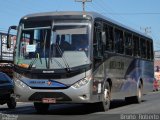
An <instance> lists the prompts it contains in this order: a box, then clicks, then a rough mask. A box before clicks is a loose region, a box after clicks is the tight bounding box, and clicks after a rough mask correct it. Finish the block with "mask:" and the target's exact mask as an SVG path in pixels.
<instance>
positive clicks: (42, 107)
mask: <svg viewBox="0 0 160 120" xmlns="http://www.w3.org/2000/svg"><path fill="white" fill-rule="evenodd" d="M34 107H35V109H36V111H37V113H40V114H44V113H47V111H48V108H49V104H45V103H37V102H35V103H34Z"/></svg>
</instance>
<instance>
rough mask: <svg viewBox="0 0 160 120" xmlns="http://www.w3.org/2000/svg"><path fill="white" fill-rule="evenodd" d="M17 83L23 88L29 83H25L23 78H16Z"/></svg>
mask: <svg viewBox="0 0 160 120" xmlns="http://www.w3.org/2000/svg"><path fill="white" fill-rule="evenodd" d="M15 84H16V85H17V86H19V87H21V88H25V87H27V85H26V84H25V83H23V82H22V81H21V80H19V79H15Z"/></svg>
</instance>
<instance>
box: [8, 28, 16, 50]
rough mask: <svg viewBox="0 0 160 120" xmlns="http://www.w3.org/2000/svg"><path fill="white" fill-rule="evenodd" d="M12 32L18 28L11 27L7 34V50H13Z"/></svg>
mask: <svg viewBox="0 0 160 120" xmlns="http://www.w3.org/2000/svg"><path fill="white" fill-rule="evenodd" d="M11 30H17V26H10V27H9V29H8V34H7V48H11V34H10V32H11Z"/></svg>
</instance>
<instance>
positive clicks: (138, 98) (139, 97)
mask: <svg viewBox="0 0 160 120" xmlns="http://www.w3.org/2000/svg"><path fill="white" fill-rule="evenodd" d="M142 88H143V87H142V83H140V84H139V86H138V88H137V95H136V96H135V97H134V103H141V101H142Z"/></svg>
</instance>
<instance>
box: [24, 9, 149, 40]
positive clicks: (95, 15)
mask: <svg viewBox="0 0 160 120" xmlns="http://www.w3.org/2000/svg"><path fill="white" fill-rule="evenodd" d="M83 14H84V12H82V11H57V12H43V13H35V14H29V15H26V16H24V17H22V19H25V18H35V17H53V16H56V17H60V16H76V15H77V16H81V15H83ZM85 14H86V15H87V16H90V17H92V19H95V18H102V19H104V20H106V21H108V22H110V23H112V24H115V25H117V26H119V27H122V28H125V29H127V30H129V31H132V32H135V33H137V34H139V35H142V36H144V37H147V38H149V39H152V38H151V37H150V36H149V35H146V34H144V33H142V32H140V31H138V30H135V29H132V28H130V27H128V26H126V25H123V24H121V23H119V22H117V21H115V20H112V19H110V18H108V17H106V16H103V15H101V14H99V13H96V12H85Z"/></svg>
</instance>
